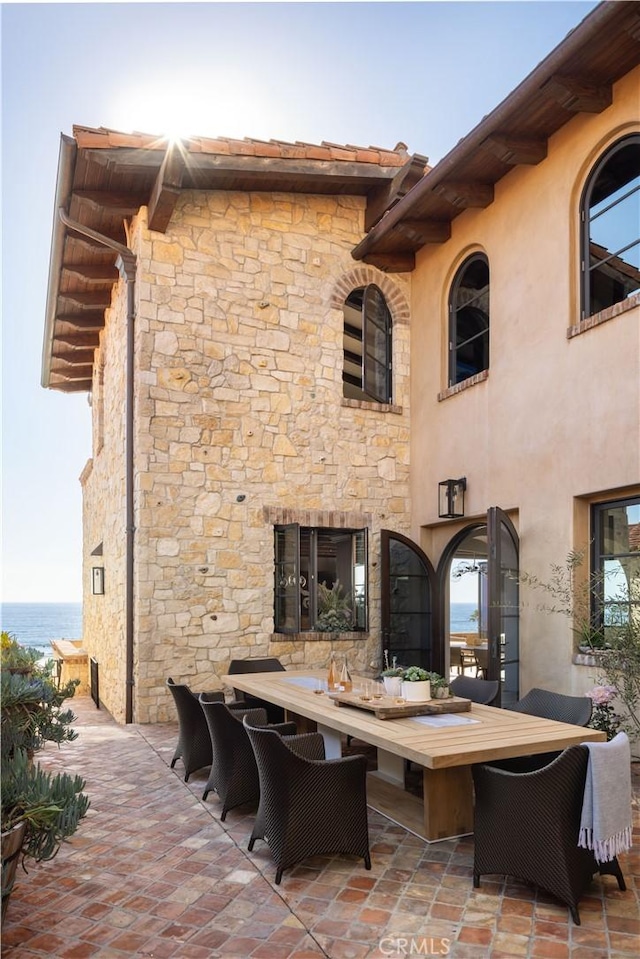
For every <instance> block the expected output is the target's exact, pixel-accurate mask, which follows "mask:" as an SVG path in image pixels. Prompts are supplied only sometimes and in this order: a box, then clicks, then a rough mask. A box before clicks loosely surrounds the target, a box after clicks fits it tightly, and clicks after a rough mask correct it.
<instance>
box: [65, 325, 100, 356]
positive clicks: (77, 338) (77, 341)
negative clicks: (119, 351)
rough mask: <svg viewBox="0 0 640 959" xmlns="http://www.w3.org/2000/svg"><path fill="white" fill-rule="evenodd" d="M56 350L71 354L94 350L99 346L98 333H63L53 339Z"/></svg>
mask: <svg viewBox="0 0 640 959" xmlns="http://www.w3.org/2000/svg"><path fill="white" fill-rule="evenodd" d="M55 343H56V348H59V349H61V350H65V351H67V350H68V351H69V352H73V351H75V350H77V351H78V352H81V351H82V350H88V349H90V350H95V349H96V347H97V346H99V344H100V336H99V331H97V330H96V331H93V332H90V333H86V332H82V333H75V334H74V333H64V334H60V336H56V338H55Z"/></svg>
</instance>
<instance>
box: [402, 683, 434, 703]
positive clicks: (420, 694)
mask: <svg viewBox="0 0 640 959" xmlns="http://www.w3.org/2000/svg"><path fill="white" fill-rule="evenodd" d="M402 695H403V696H404V698H405V699H406V701H407V702H408V703H426V702H427V700H429V699H431V683H430V682H429V680H428V679H425V680H424V681H422V682H419V683H403V684H402Z"/></svg>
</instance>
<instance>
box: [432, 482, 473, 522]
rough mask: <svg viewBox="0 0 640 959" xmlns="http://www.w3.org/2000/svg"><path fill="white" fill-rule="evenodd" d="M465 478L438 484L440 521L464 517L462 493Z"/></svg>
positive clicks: (465, 483)
mask: <svg viewBox="0 0 640 959" xmlns="http://www.w3.org/2000/svg"><path fill="white" fill-rule="evenodd" d="M466 488H467V478H466V476H462V477H461V478H460V479H448V480H443V481H442V482H441V483H438V516H439V517H440V518H441V519H456V518H460V517H462V516H464V492H465V490H466Z"/></svg>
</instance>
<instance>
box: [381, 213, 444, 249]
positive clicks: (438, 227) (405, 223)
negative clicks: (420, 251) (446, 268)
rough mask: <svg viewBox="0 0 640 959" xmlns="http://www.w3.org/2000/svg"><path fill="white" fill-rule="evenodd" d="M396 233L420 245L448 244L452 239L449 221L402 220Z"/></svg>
mask: <svg viewBox="0 0 640 959" xmlns="http://www.w3.org/2000/svg"><path fill="white" fill-rule="evenodd" d="M394 232H397V233H400V234H402V236H403V237H406V238H407V239H408V240H411V242H412V243H419V244H420V245H422V244H423V243H446V241H447V240H448V239H450V237H451V223H450V222H449V221H448V220H409V219H407V220H400V222H399V223H397V224H396V226H395V228H394Z"/></svg>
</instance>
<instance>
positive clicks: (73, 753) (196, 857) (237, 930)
mask: <svg viewBox="0 0 640 959" xmlns="http://www.w3.org/2000/svg"><path fill="white" fill-rule="evenodd" d="M72 706H73V710H74V712H75V713H76V715H77V717H78V718H77V722H76V723H75V728H76V729H77V730H78V732H79V738H78V740H77V741H76V742H74V743H71V744H67V745H64V746H62V748H61V749H59V750H58V749H57V748H56V747H52V746H50V745H49V746H47V748H46V749H45V750H44V751H43V753H42V755H41V757H40V758H41V761H42V763H43V764H44V765H46V766H48V767H50V768H52V769H54V770H56V769H62V768H65V769H66V770H67V771H69V772H73V773H78V774H79V775H81V776H83V777H84V778H85V779H86V792H87V794H88V796H89V797H90V799H91V809H90V810H89V814H88V816H87V818H86V819H85V820H84V821H83V823H82V824H81V827H80V829H79V830H78V832H77V833H76V834H75V835H74V836H73V839H72V841H71V842H70V843H68V844H66V845H65V846H64V847H63V848H62V850H61V851H60V853H59V855H58V856H57V857H56V858H55V859H54V860H52V861H51V862H47V863H42V864H40V865H37V866H34V867H33V868H30V871H29V873H28V874H27V875H25V874H24V872H22V871H21V870H20V871H19V872H18V878H17V882H16V887H15V890H14V892H13V894H12V896H11V902H10V904H9V910H8V914H7V917H6V920H5V923H4V927H3V948H2V952H3V956H6V957H8V959H9V957H11V959H36V957H42V956H45V955H47V956H52V955H53V956H56V957H60V959H67V957H68V959H71V957H73V959H89V957H96V959H117V957H124V956H134V955H135V956H149V957H151V956H153V957H156V959H170V957H190V959H212V957H224V959H250V957H251V959H311V957H319V956H325V957H329V959H365V957H367V959H369V957H371V959H381V957H383V956H384V957H389V956H391V957H399V956H406V955H411V954H414V955H423V956H438V955H448V956H452V957H454V959H519V957H522V959H571V957H575V959H605V957H607V959H608V957H612V959H616V957H619V959H630V957H631V956H635V955H637V943H638V936H639V935H640V910H639V894H640V768H638V764H635V766H634V773H633V784H634V840H635V845H634V848H633V850H632V852H631V853H630V854H627V855H624V856H621V857H620V865H621V867H622V870H623V872H624V876H625V880H626V884H627V892H626V893H623V892H621V891H620V890H619V889H618V884H617V882H616V880H615V878H613V877H611V876H605V877H602V878H598V877H596V878H595V879H594V882H593V885H592V887H591V889H590V890H589V892H588V893H587V894H585V896H584V897H583V898H582V899H581V902H580V916H581V919H582V924H581V925H580V926H576V925H574V924H573V923H572V921H571V917H570V914H569V910H568V909H567V908H566V906H564V905H563V904H561V903H559V902H557V901H555V900H553V899H551V897H549V896H547V895H546V894H543V893H541V892H539V891H536V890H535V889H534V888H532V887H529V886H526V885H523V884H521V883H518V882H515V881H510V880H509V879H506V880H505V879H503V878H502V877H496V876H486V877H483V879H482V884H481V887H480V888H479V889H474V888H473V875H472V874H473V840H472V838H465V839H462V840H447V841H444V842H441V843H432V844H428V843H425V842H423V841H422V840H421V839H419V838H418V837H416V836H414V835H413V834H411V833H409V832H407V831H406V830H404V829H403V828H401V827H399V826H397V825H396V824H394V823H393V822H391V821H390V820H389V819H386V818H385V817H383V816H382V815H380V814H379V813H376V812H373V811H371V810H369V842H370V851H371V871H370V872H369V871H366V870H365V869H364V868H363V863H362V859H358V858H356V857H355V856H353V857H352V856H340V855H336V856H318V857H316V858H314V859H312V860H308V861H306V862H304V863H303V864H300V865H298V866H293V867H291V869H288V870H286V872H285V873H284V875H283V877H282V882H281V884H280V885H279V886H276V885H275V881H274V880H275V869H274V863H273V860H272V857H271V854H270V851H269V848H268V846H267V845H266V843H264V842H261V841H257V842H256V844H255V847H254V849H253V851H252V852H249V851H248V848H247V845H248V840H249V836H250V834H251V830H252V827H253V823H254V815H253V811H252V809H251V807H239V808H237V809H233V810H231V811H230V812H229V813H228V815H227V817H226V821H225V822H221V819H220V813H221V809H222V804H221V802H220V800H219V799H218V797H217V796H216V795H215V794H214V793H212V794H211V795H209V797H208V799H207V801H206V802H203V801H202V799H201V796H202V792H203V789H204V786H205V784H206V782H207V779H208V774H209V770H208V769H207V768H203V769H199V770H197V771H194V772H192V774H191V775H190V777H189V782H188V783H185V782H184V778H183V777H184V769H183V767H182V764H181V762H180V761H178V762H177V763H176V766H175V768H174V769H171V768H170V764H171V761H172V758H173V755H174V751H175V748H176V740H177V724H175V723H173V724H164V725H153V726H150V725H145V726H119V725H117V724H116V723H115V722H114V721H112V719H111V718H110V717H109V715H108V714H107V713H106V712H105V711H104V710H97V709H96V708H95V705H94V703H93V702H92V701H91V699H89V698H80V699H77V700H74V701H73V703H72ZM360 748H362V744H360V743H359V742H358V741H354V742H353V744H352V746H351V751H352V752H357V751H358V750H359V749H360ZM410 950H413V951H412V952H411V951H410Z"/></svg>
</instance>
